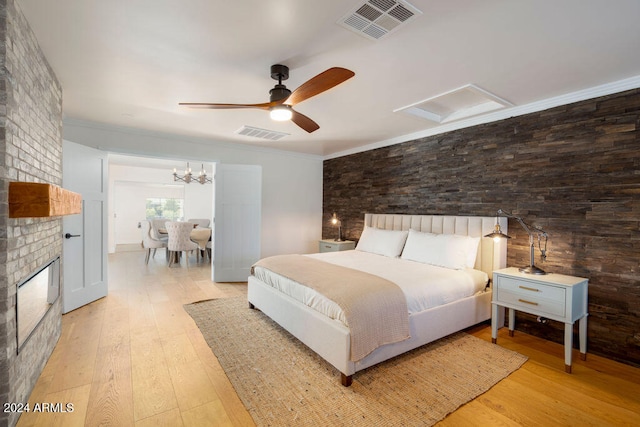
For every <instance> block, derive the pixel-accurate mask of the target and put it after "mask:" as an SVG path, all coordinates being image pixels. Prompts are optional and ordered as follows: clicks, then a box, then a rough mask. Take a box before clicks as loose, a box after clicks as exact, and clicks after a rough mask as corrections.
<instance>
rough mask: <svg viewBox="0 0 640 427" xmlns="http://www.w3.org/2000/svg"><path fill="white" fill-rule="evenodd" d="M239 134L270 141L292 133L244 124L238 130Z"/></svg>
mask: <svg viewBox="0 0 640 427" xmlns="http://www.w3.org/2000/svg"><path fill="white" fill-rule="evenodd" d="M236 133H237V134H238V135H244V136H250V137H253V138H260V139H268V140H269V141H278V140H280V139H282V138H284V137H285V136H289V135H290V134H288V133H284V132H276V131H274V130H268V129H260V128H256V127H253V126H247V125H244V126H242V127H241V128H240V129H238V130H237V131H236Z"/></svg>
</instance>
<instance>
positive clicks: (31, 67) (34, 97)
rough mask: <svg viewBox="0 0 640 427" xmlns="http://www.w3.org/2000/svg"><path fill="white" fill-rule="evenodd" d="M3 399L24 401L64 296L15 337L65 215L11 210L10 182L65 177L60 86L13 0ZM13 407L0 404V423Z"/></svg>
mask: <svg viewBox="0 0 640 427" xmlns="http://www.w3.org/2000/svg"><path fill="white" fill-rule="evenodd" d="M0 37H1V38H2V40H0V64H1V68H0V176H1V177H2V183H1V186H0V312H1V313H0V314H1V315H0V346H1V347H2V349H3V350H2V351H1V352H0V401H2V402H16V403H17V402H26V401H27V399H28V398H29V395H30V394H31V391H32V389H33V386H34V385H35V383H36V381H37V379H38V377H39V375H40V373H41V372H42V369H43V367H44V365H45V364H46V362H47V360H48V358H49V356H50V355H51V352H52V351H53V348H54V347H55V344H56V342H57V341H58V338H59V337H60V332H61V319H62V314H61V313H62V306H61V298H58V299H57V300H56V302H55V303H54V304H53V305H52V306H51V307H50V308H49V309H48V310H47V311H46V313H44V317H42V319H41V320H40V321H39V322H38V323H37V325H36V327H35V329H34V330H33V332H32V333H30V335H29V337H28V338H26V339H25V340H23V341H24V342H23V343H22V345H21V348H20V351H18V345H17V333H18V331H17V323H16V301H17V287H18V284H20V283H21V282H23V281H24V280H25V279H26V278H28V277H29V276H31V275H32V274H33V273H34V272H36V271H38V269H39V268H41V267H42V266H43V265H46V264H47V262H49V261H50V260H52V259H54V258H56V257H57V256H60V255H61V253H62V219H61V218H60V217H53V218H21V219H11V218H8V215H7V213H8V202H7V200H8V185H9V184H8V183H9V182H10V181H24V182H42V183H50V184H55V185H58V186H61V185H62V87H61V86H60V83H59V82H58V81H57V79H56V76H55V75H54V73H53V71H52V69H51V68H50V66H49V64H48V63H47V60H46V58H45V57H44V55H43V53H42V51H41V50H40V47H39V45H38V42H37V40H36V38H35V35H34V34H33V33H32V31H31V29H30V27H29V24H28V23H27V21H26V19H25V18H24V16H23V14H22V12H21V11H20V8H19V6H18V4H17V3H16V1H15V0H0ZM17 420H18V414H7V413H4V412H0V426H5V425H9V426H13V425H15V424H16V422H17Z"/></svg>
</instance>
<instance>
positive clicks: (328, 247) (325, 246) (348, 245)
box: [318, 239, 356, 252]
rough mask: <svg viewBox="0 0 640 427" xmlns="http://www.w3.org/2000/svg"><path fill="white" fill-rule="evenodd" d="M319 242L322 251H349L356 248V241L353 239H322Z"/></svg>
mask: <svg viewBox="0 0 640 427" xmlns="http://www.w3.org/2000/svg"><path fill="white" fill-rule="evenodd" d="M318 243H319V246H320V252H338V251H348V250H351V249H355V248H356V242H354V241H353V240H343V241H342V242H338V241H335V240H333V239H322V240H320V242H318Z"/></svg>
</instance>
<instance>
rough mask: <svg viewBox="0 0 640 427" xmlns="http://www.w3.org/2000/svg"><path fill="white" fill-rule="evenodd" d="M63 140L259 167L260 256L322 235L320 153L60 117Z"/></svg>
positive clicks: (304, 249) (300, 246)
mask: <svg viewBox="0 0 640 427" xmlns="http://www.w3.org/2000/svg"><path fill="white" fill-rule="evenodd" d="M64 138H65V139H67V140H69V141H72V142H75V143H78V144H83V145H87V146H90V147H95V148H99V149H102V150H105V151H109V152H114V153H122V154H132V155H142V156H155V157H159V158H165V159H201V160H202V161H204V162H210V163H211V162H217V161H219V162H222V163H228V164H253V165H261V166H262V173H263V176H262V235H261V249H262V256H263V257H265V256H270V255H276V254H283V253H310V252H317V250H318V240H319V239H320V237H321V234H322V157H320V156H310V155H303V154H296V153H290V152H284V151H277V150H269V149H261V148H258V147H252V146H248V145H242V144H232V143H225V142H217V141H212V140H207V139H198V138H189V137H182V136H176V135H169V134H160V133H152V132H146V131H141V130H135V129H128V128H120V127H111V126H105V125H100V124H96V123H89V122H83V121H78V120H70V119H66V120H65V121H64ZM265 144H268V142H265ZM190 185H193V184H190Z"/></svg>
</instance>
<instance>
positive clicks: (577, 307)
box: [491, 267, 589, 373]
mask: <svg viewBox="0 0 640 427" xmlns="http://www.w3.org/2000/svg"><path fill="white" fill-rule="evenodd" d="M588 283H589V280H588V279H585V278H582V277H573V276H565V275H562V274H553V273H551V274H545V275H532V274H525V273H520V272H519V271H518V269H517V268H513V267H511V268H505V269H502V270H496V271H494V272H493V299H492V304H493V306H492V316H491V342H493V343H496V341H497V338H498V327H499V326H500V327H501V326H502V325H498V320H497V319H498V308H499V307H506V308H508V309H509V336H513V329H514V326H515V318H516V315H515V310H520V311H523V312H525V313H529V314H533V315H537V316H540V317H544V318H547V319H552V320H557V321H559V322H563V323H564V363H565V371H566V372H568V373H571V350H572V349H573V324H574V322H575V321H576V320H579V321H580V323H579V326H578V327H579V339H580V343H579V344H580V358H581V359H582V360H585V359H586V358H587V316H588V313H587V291H588Z"/></svg>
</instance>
